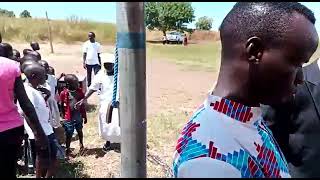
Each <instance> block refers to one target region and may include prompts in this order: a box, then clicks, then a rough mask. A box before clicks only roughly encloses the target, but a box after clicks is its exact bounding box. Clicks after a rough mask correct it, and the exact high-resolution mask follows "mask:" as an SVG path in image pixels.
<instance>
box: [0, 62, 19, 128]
mask: <svg viewBox="0 0 320 180" xmlns="http://www.w3.org/2000/svg"><path fill="white" fill-rule="evenodd" d="M20 74H21V72H20V67H19V65H18V64H17V63H16V62H15V61H12V60H10V59H7V58H4V57H0V94H1V96H0V99H1V100H0V132H2V131H6V130H8V129H12V128H15V127H18V126H21V125H22V124H23V123H22V121H21V118H20V115H19V113H18V111H17V107H16V105H15V104H14V92H13V87H14V83H15V79H16V78H17V77H19V76H20Z"/></svg>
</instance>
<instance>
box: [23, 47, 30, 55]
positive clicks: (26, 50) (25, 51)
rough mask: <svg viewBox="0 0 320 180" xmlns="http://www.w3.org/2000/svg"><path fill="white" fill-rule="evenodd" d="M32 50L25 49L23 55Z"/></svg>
mask: <svg viewBox="0 0 320 180" xmlns="http://www.w3.org/2000/svg"><path fill="white" fill-rule="evenodd" d="M31 51H32V49H24V50H23V51H22V53H23V55H24V56H25V55H27V54H29V52H31Z"/></svg>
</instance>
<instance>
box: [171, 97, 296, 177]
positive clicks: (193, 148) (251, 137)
mask: <svg viewBox="0 0 320 180" xmlns="http://www.w3.org/2000/svg"><path fill="white" fill-rule="evenodd" d="M173 172H174V176H175V177H178V178H186V177H193V178H195V177H230V178H231V177H235V178H240V177H243V178H246V177H250V178H261V177H277V178H280V177H284V178H287V177H290V175H289V171H288V165H287V162H286V160H285V157H284V156H283V154H282V152H281V150H280V149H279V146H278V145H277V143H276V142H275V140H274V138H273V136H272V133H271V132H270V130H269V129H268V128H267V127H266V125H265V124H264V122H263V119H262V116H261V109H260V108H259V107H247V106H244V105H242V104H240V103H236V102H233V101H230V100H227V99H224V98H220V97H217V96H213V95H209V96H208V98H207V99H206V101H205V102H204V104H203V105H201V106H200V107H199V108H198V110H197V111H196V112H195V113H194V114H193V116H192V117H191V119H190V121H189V122H188V123H187V124H186V126H185V127H184V128H183V130H182V133H181V135H180V138H179V139H178V143H177V146H176V151H175V154H174V161H173Z"/></svg>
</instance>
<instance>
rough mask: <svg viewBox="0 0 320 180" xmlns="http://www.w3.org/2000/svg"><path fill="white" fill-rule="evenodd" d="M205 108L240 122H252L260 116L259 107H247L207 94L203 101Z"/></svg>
mask: <svg viewBox="0 0 320 180" xmlns="http://www.w3.org/2000/svg"><path fill="white" fill-rule="evenodd" d="M204 104H205V106H206V108H207V109H210V110H212V111H217V112H220V113H222V114H224V115H226V116H228V117H230V118H232V119H234V120H237V121H240V122H242V123H247V124H254V123H255V122H256V121H258V120H259V119H260V118H261V117H262V110H261V108H260V107H248V106H245V105H243V104H241V103H238V102H235V101H232V100H229V99H226V98H221V97H218V96H214V95H211V94H209V95H208V98H207V99H206V101H205V103H204Z"/></svg>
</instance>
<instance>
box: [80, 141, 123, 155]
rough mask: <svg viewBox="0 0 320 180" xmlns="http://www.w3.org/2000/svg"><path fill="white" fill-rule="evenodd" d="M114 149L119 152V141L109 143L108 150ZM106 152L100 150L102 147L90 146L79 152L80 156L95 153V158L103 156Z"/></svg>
mask: <svg viewBox="0 0 320 180" xmlns="http://www.w3.org/2000/svg"><path fill="white" fill-rule="evenodd" d="M111 150H113V151H115V152H117V153H121V150H120V144H119V143H111V147H110V149H109V150H108V151H111ZM105 154H106V153H105V152H104V151H103V150H102V148H92V149H87V148H85V149H84V150H83V152H82V153H81V156H90V155H95V158H100V157H103V156H104V155H105Z"/></svg>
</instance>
